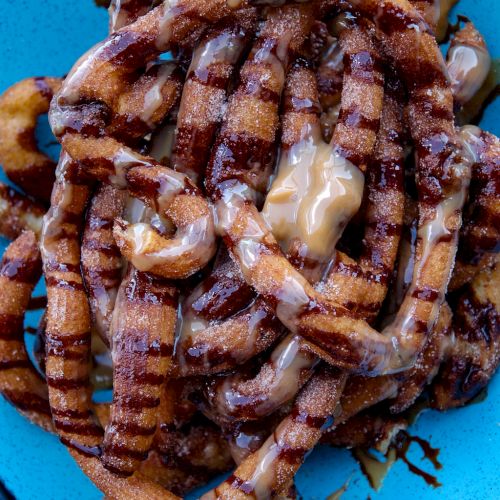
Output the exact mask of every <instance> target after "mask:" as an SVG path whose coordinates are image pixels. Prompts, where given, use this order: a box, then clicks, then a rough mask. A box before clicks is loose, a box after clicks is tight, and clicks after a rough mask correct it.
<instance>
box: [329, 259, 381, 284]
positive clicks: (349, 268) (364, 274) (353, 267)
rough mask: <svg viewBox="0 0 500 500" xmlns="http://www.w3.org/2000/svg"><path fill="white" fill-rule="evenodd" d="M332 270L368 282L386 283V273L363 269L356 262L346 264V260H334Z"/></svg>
mask: <svg viewBox="0 0 500 500" xmlns="http://www.w3.org/2000/svg"><path fill="white" fill-rule="evenodd" d="M333 270H335V272H338V273H340V274H344V275H345V276H352V277H353V278H361V279H364V280H365V281H367V282H369V283H379V284H381V285H385V284H386V283H387V277H386V273H373V272H371V271H369V270H366V271H365V270H363V269H362V268H361V267H360V266H359V265H358V264H348V263H346V262H336V263H335V265H334V267H333Z"/></svg>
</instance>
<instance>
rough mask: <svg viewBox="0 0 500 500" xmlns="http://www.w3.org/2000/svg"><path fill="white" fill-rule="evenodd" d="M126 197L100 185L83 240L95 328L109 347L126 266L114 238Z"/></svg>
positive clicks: (84, 264) (84, 262)
mask: <svg viewBox="0 0 500 500" xmlns="http://www.w3.org/2000/svg"><path fill="white" fill-rule="evenodd" d="M125 197H126V193H125V192H124V191H119V190H117V189H115V188H113V187H111V186H107V185H103V186H100V187H99V188H98V190H97V192H96V194H95V195H94V197H93V198H92V201H91V204H90V207H89V210H88V212H87V218H86V224H85V231H84V233H83V239H82V250H81V251H82V273H83V278H84V280H85V287H86V289H87V291H88V294H89V303H90V309H91V312H92V319H93V326H94V327H95V328H96V330H97V331H98V333H99V335H100V336H101V338H102V339H103V340H104V341H105V342H106V343H107V344H109V335H110V333H109V331H110V325H111V315H112V313H113V309H114V306H115V300H116V295H117V293H118V287H119V286H120V281H121V279H122V267H123V262H122V259H121V254H120V250H119V249H118V247H117V245H116V243H115V240H114V237H113V223H114V221H115V219H116V218H117V217H121V216H122V213H123V209H124V207H125Z"/></svg>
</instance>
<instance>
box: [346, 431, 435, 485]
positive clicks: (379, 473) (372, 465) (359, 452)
mask: <svg viewBox="0 0 500 500" xmlns="http://www.w3.org/2000/svg"><path fill="white" fill-rule="evenodd" d="M412 443H417V444H418V445H419V446H420V448H421V449H422V451H423V453H424V458H425V459H427V460H428V461H429V462H431V464H432V465H433V467H434V469H436V470H440V469H442V467H443V466H442V464H441V463H440V462H439V460H438V456H439V448H434V447H432V446H431V445H430V443H429V442H428V441H426V440H425V439H422V438H420V437H418V436H411V435H410V434H408V433H407V432H406V431H404V430H402V431H400V432H399V433H398V435H397V436H396V438H395V440H394V443H393V444H391V446H390V447H389V449H388V450H387V453H386V454H385V455H384V458H385V460H380V459H379V458H378V457H377V456H375V454H374V453H373V452H371V451H369V450H363V449H360V448H355V449H354V450H353V451H352V454H353V457H354V458H355V459H356V460H357V461H358V463H359V465H360V467H361V471H362V472H363V474H364V475H365V476H366V478H367V479H368V481H369V483H370V486H371V487H372V488H373V489H374V490H376V491H379V490H380V488H381V486H382V483H383V480H384V478H385V477H386V476H387V473H388V472H389V470H390V469H391V467H392V466H393V465H394V463H395V462H396V461H397V460H401V461H403V462H404V463H405V464H406V465H407V467H408V469H409V471H410V472H412V473H413V474H415V475H417V476H420V477H421V478H422V479H423V480H424V481H425V482H426V483H427V484H428V485H430V486H432V487H433V488H438V487H439V486H442V484H441V483H440V482H439V481H438V479H437V477H436V476H434V475H432V474H429V473H428V472H426V471H424V470H423V469H421V468H420V467H417V466H416V465H415V464H414V463H412V462H410V460H409V459H408V457H407V453H408V450H409V448H410V445H411V444H412Z"/></svg>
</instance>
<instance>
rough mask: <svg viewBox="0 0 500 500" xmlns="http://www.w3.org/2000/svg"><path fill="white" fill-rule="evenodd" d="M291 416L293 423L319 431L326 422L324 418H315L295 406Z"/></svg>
mask: <svg viewBox="0 0 500 500" xmlns="http://www.w3.org/2000/svg"><path fill="white" fill-rule="evenodd" d="M291 416H292V418H293V420H294V421H295V422H298V423H299V424H305V425H307V426H308V427H310V428H312V429H321V428H322V427H323V426H324V425H325V423H326V421H327V420H328V419H327V418H326V417H319V416H316V417H315V416H313V415H311V414H310V413H307V412H304V411H300V410H299V408H298V407H297V406H294V407H293V410H292V414H291Z"/></svg>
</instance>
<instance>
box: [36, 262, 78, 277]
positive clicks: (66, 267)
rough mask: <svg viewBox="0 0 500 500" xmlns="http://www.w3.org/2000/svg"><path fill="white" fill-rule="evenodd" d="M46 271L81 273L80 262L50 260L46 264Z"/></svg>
mask: <svg viewBox="0 0 500 500" xmlns="http://www.w3.org/2000/svg"><path fill="white" fill-rule="evenodd" d="M44 270H45V272H46V273H47V272H55V273H75V274H80V265H79V264H68V263H67V262H57V261H55V260H50V261H48V262H45V264H44Z"/></svg>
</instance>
